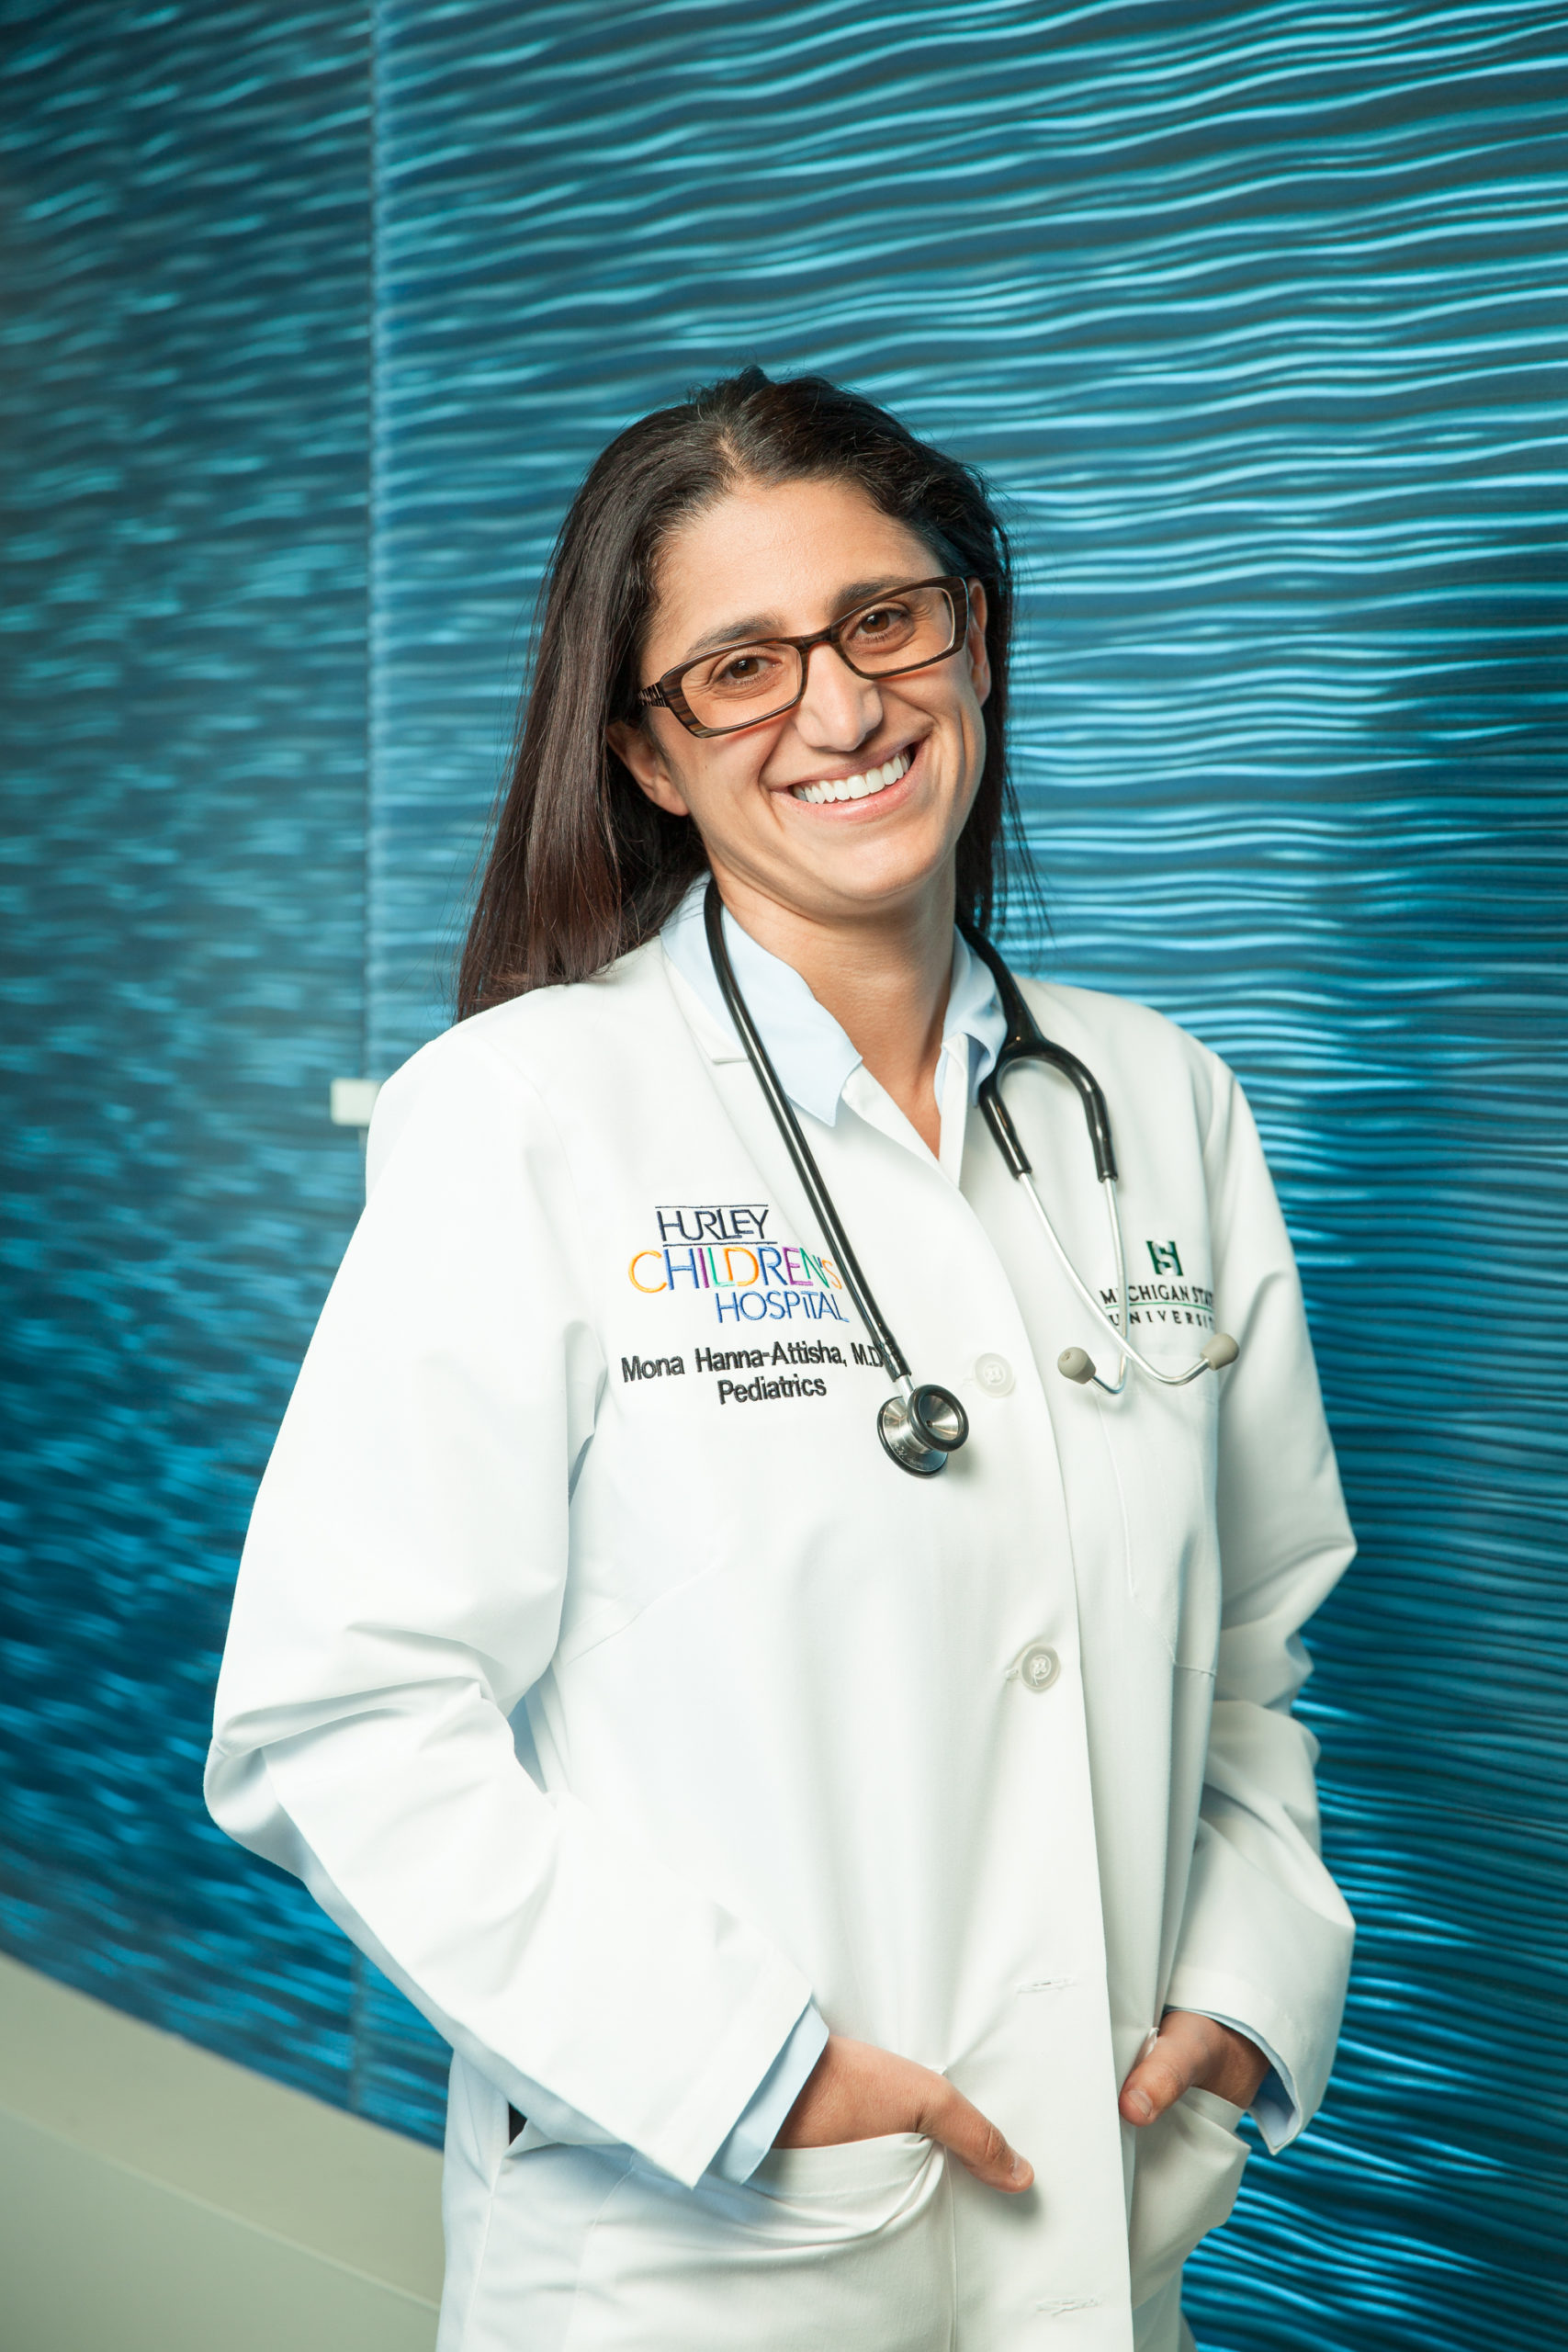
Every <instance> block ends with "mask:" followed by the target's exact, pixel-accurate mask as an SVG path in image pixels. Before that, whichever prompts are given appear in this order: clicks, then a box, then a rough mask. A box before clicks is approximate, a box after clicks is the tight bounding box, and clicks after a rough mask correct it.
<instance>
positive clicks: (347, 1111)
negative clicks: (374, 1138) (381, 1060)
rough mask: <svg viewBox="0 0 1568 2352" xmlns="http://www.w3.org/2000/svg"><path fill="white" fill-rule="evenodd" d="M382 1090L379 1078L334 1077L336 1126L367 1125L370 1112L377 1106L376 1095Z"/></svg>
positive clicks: (334, 1124) (333, 1100) (333, 1098)
mask: <svg viewBox="0 0 1568 2352" xmlns="http://www.w3.org/2000/svg"><path fill="white" fill-rule="evenodd" d="M380 1091H381V1081H380V1080H379V1079H377V1078H334V1079H333V1089H332V1112H333V1126H334V1127H367V1126H368V1125H370V1114H371V1112H372V1111H373V1110H374V1109H375V1108H376V1097H377V1096H378V1094H379V1093H380Z"/></svg>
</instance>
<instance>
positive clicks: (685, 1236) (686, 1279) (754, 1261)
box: [626, 1201, 849, 1323]
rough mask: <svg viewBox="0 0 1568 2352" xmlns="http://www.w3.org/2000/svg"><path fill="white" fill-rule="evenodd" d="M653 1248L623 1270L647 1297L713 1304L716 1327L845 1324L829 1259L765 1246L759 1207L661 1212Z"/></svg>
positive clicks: (762, 1205) (764, 1211)
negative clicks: (705, 1300) (701, 1300)
mask: <svg viewBox="0 0 1568 2352" xmlns="http://www.w3.org/2000/svg"><path fill="white" fill-rule="evenodd" d="M653 1214H654V1216H655V1218H656V1219H657V1221H658V1226H659V1242H658V1246H657V1247H656V1248H651V1249H647V1250H638V1251H637V1255H636V1256H635V1257H634V1258H633V1260H632V1261H631V1263H630V1265H629V1266H628V1267H627V1269H626V1273H627V1277H628V1279H629V1280H630V1282H631V1284H632V1287H633V1289H634V1290H640V1291H641V1292H643V1293H644V1294H645V1295H647V1296H649V1297H652V1296H654V1295H669V1296H671V1297H684V1296H687V1295H693V1296H695V1295H705V1296H706V1297H708V1298H711V1299H712V1301H713V1306H714V1313H715V1316H716V1320H717V1321H718V1322H720V1323H763V1322H773V1323H788V1322H807V1323H819V1322H821V1321H823V1320H824V1318H829V1319H830V1320H832V1321H833V1322H835V1323H845V1322H847V1321H848V1320H849V1317H847V1316H846V1314H845V1313H844V1310H843V1307H842V1306H841V1305H840V1294H841V1293H842V1291H843V1287H844V1284H843V1280H842V1277H841V1276H840V1272H839V1270H838V1268H837V1266H835V1265H834V1263H833V1261H832V1260H831V1258H819V1257H818V1256H817V1254H816V1253H815V1251H813V1250H800V1249H797V1248H796V1247H795V1244H794V1243H793V1242H783V1241H770V1240H769V1239H768V1238H767V1223H768V1218H769V1217H770V1216H771V1215H772V1214H773V1212H772V1210H771V1209H770V1208H769V1206H768V1204H767V1203H766V1202H764V1201H758V1202H728V1203H725V1204H722V1205H718V1204H715V1205H713V1206H710V1207H698V1206H694V1205H691V1204H688V1205H686V1206H684V1207H674V1208H658V1209H655V1210H654V1213H653Z"/></svg>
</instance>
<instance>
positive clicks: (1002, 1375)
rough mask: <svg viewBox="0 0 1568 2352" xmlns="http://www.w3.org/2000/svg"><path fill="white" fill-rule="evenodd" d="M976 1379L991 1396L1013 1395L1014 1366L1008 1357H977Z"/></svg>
mask: <svg viewBox="0 0 1568 2352" xmlns="http://www.w3.org/2000/svg"><path fill="white" fill-rule="evenodd" d="M975 1377H976V1380H977V1381H978V1382H979V1384H980V1385H981V1387H982V1388H984V1389H985V1390H986V1391H987V1395H989V1396H992V1397H1009V1396H1010V1395H1011V1394H1012V1366H1011V1364H1010V1363H1009V1362H1008V1360H1007V1358H1006V1356H992V1355H985V1356H976V1359H975Z"/></svg>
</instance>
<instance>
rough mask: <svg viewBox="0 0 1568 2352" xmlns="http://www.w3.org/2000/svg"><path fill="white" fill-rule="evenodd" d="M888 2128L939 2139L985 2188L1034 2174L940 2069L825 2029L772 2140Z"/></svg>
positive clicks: (830, 2138) (831, 2140) (811, 2140)
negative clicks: (797, 2093) (820, 2049)
mask: <svg viewBox="0 0 1568 2352" xmlns="http://www.w3.org/2000/svg"><path fill="white" fill-rule="evenodd" d="M894 2131H919V2132H922V2133H923V2134H924V2136H925V2137H926V2138H927V2139H928V2140H936V2141H940V2143H941V2144H942V2146H943V2147H944V2148H951V2150H952V2151H953V2154H954V2155H955V2156H956V2157H957V2158H958V2161H959V2163H960V2164H961V2165H964V2169H965V2170H966V2171H968V2172H972V2173H973V2174H974V2176H975V2177H976V2180H983V2181H984V2182H985V2184H986V2186H987V2188H1000V2189H1004V2190H1006V2191H1007V2192H1008V2193H1009V2194H1010V2195H1016V2194H1017V2192H1018V2191H1019V2190H1020V2189H1023V2188H1028V2187H1029V2185H1030V2183H1031V2182H1032V2180H1033V2178H1034V2167H1033V2165H1031V2164H1028V2163H1026V2162H1025V2160H1024V2158H1023V2157H1022V2156H1020V2155H1015V2154H1014V2153H1013V2151H1012V2150H1011V2149H1010V2147H1009V2146H1008V2143H1007V2142H1006V2141H1005V2140H1004V2139H1003V2137H1002V2135H1001V2133H1000V2132H999V2131H998V2130H997V2127H996V2125H995V2124H994V2123H987V2120H986V2119H985V2117H984V2116H983V2115H982V2114H981V2112H980V2110H979V2109H978V2108H977V2107H971V2105H970V2103H969V2101H968V2100H967V2099H966V2098H964V2094H963V2092H962V2091H955V2090H954V2089H953V2085H952V2084H951V2083H950V2082H947V2081H945V2080H944V2079H943V2077H942V2075H933V2074H932V2072H931V2068H930V2067H929V2066H917V2065H916V2064H915V2062H914V2060H913V2059H912V2058H896V2057H895V2056H894V2055H893V2052H891V2051H890V2050H878V2049H876V2048H875V2047H874V2044H873V2043H871V2042H869V2041H846V2040H845V2039H844V2036H843V2035H842V2034H840V2033H832V2034H829V2037H828V2046H827V2048H826V2049H825V2050H824V2051H823V2052H822V2055H821V2057H820V2058H818V2061H817V2064H816V2065H815V2066H814V2067H813V2068H812V2070H811V2073H810V2074H809V2075H807V2079H806V2085H805V2087H804V2089H803V2090H802V2091H801V2094H800V2097H799V2098H797V2099H796V2100H795V2105H794V2106H793V2107H792V2108H791V2109H790V2111H789V2113H788V2114H787V2115H786V2116H785V2118H784V2125H783V2128H782V2130H781V2131H780V2132H779V2136H778V2138H777V2139H776V2140H775V2141H774V2143H773V2145H774V2146H775V2147H778V2148H829V2147H838V2146H840V2145H841V2144H842V2143H843V2142H845V2141H846V2140H879V2139H881V2138H882V2137H883V2136H884V2135H885V2134H886V2133H890V2132H894Z"/></svg>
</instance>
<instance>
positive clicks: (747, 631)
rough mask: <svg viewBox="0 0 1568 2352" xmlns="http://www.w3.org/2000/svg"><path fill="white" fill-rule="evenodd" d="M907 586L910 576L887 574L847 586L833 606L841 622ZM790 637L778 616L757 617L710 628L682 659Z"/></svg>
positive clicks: (806, 633)
mask: <svg viewBox="0 0 1568 2352" xmlns="http://www.w3.org/2000/svg"><path fill="white" fill-rule="evenodd" d="M905 587H908V573H906V572H902V571H885V572H884V573H883V575H882V577H881V578H880V579H879V580H852V581H850V582H849V583H848V584H847V586H845V587H843V588H840V591H839V594H838V595H837V596H836V597H835V598H834V602H835V604H836V605H838V607H839V616H840V618H841V617H842V616H843V615H844V614H845V613H852V612H853V611H854V608H855V606H856V605H863V604H865V603H866V602H867V600H868V599H869V598H870V597H872V596H881V595H885V594H886V592H887V590H888V589H889V588H905ZM788 634H789V632H788V631H787V630H785V629H783V628H780V627H779V622H778V616H777V615H776V614H773V613H757V614H753V615H752V616H751V618H750V620H744V621H726V622H725V624H724V626H723V627H722V628H710V629H709V630H708V632H707V634H706V636H705V637H699V638H698V639H696V640H695V641H694V643H693V644H691V645H688V646H687V648H686V650H685V652H684V653H683V654H682V657H681V658H682V662H695V661H698V660H700V658H701V657H702V655H703V654H705V653H716V652H717V651H718V650H719V649H720V647H721V646H726V645H750V643H751V642H752V641H753V639H756V638H760V637H784V636H787V635H788ZM802 634H803V635H807V636H809V634H810V631H809V630H806V631H803V632H802Z"/></svg>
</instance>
